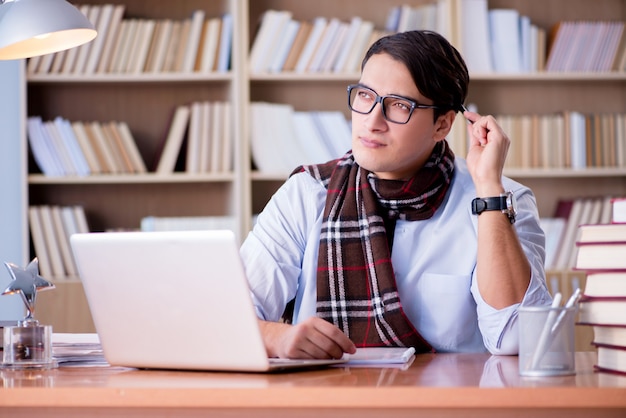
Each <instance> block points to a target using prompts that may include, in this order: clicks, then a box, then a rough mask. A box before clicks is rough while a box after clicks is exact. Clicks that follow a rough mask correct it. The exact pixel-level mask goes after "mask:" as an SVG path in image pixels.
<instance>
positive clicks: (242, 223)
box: [20, 0, 626, 330]
mask: <svg viewBox="0 0 626 418" xmlns="http://www.w3.org/2000/svg"><path fill="white" fill-rule="evenodd" d="M426 1H428V0H424V1H422V2H426ZM83 3H86V4H104V3H111V1H107V0H86V1H85V2H83ZM116 3H123V4H125V5H126V6H127V14H126V15H125V16H127V17H139V18H153V19H161V18H172V19H183V18H185V17H188V16H190V14H191V12H192V11H193V10H194V9H195V8H202V9H205V10H206V13H207V16H218V15H220V14H222V13H224V12H229V13H231V14H232V16H233V18H234V27H235V28H236V31H235V33H234V37H233V50H232V66H231V67H232V69H231V70H230V71H228V72H226V73H209V74H198V73H163V74H138V75H128V74H95V75H80V74H78V75H75V74H72V75H61V74H45V75H24V77H23V78H24V79H23V82H24V84H25V85H26V86H27V88H25V89H24V90H25V91H24V93H23V94H24V97H25V101H27V103H28V109H27V111H26V112H25V113H26V114H27V115H29V116H30V115H40V116H42V117H43V118H44V119H51V118H54V117H56V116H63V117H65V118H67V119H70V120H99V121H108V120H120V121H121V120H124V121H126V122H127V123H128V125H129V127H130V129H131V131H132V132H133V135H134V136H135V139H136V142H137V145H138V148H139V150H140V152H141V154H142V156H143V158H144V160H145V161H146V163H150V162H152V160H153V159H154V156H155V155H156V154H157V151H158V148H159V145H160V144H161V142H162V141H163V138H164V134H165V132H166V129H167V126H168V120H169V118H170V116H171V112H172V109H173V108H174V107H175V106H177V105H180V104H183V103H190V102H192V101H195V100H209V101H217V100H219V101H229V102H230V103H231V105H232V108H233V116H232V117H233V120H232V127H233V135H234V150H233V152H234V156H235V161H234V170H233V172H230V173H218V174H202V175H189V174H186V173H174V174H172V175H168V176H159V175H156V174H153V173H149V174H142V175H96V176H89V177H83V178H81V177H58V178H50V177H45V176H43V175H40V174H30V175H28V176H27V177H26V176H24V178H23V179H21V180H20V181H22V182H23V187H24V189H25V190H27V193H28V195H29V201H30V202H31V203H32V204H51V205H53V204H56V205H75V204H80V205H85V206H86V209H87V211H88V213H89V214H90V216H91V219H93V222H94V224H95V225H96V226H97V229H105V228H118V227H123V228H130V227H132V226H133V225H137V226H138V225H139V220H140V219H141V217H142V216H147V215H154V214H155V213H156V214H160V215H168V216H176V215H204V214H206V215H214V216H234V217H235V218H236V219H238V221H239V229H240V230H239V231H238V235H239V236H240V237H242V236H245V234H247V232H248V230H249V229H250V227H251V221H250V219H251V218H252V216H253V215H254V214H255V213H256V212H258V211H260V210H261V209H262V208H263V207H264V206H265V204H266V203H267V201H268V199H269V198H270V197H271V195H272V194H273V192H275V191H276V189H277V188H278V187H279V186H280V185H281V184H282V182H284V181H285V179H286V178H287V176H288V175H289V173H259V172H256V171H253V169H252V165H251V155H250V142H249V141H250V130H251V126H250V120H249V115H248V112H249V105H250V102H252V101H268V102H280V103H290V104H292V105H293V106H294V109H296V110H341V111H343V112H345V114H346V115H348V114H349V112H348V110H347V107H346V105H345V88H344V87H343V86H342V84H348V83H351V82H354V81H356V80H358V79H359V77H360V75H359V74H358V73H343V74H342V73H339V74H338V73H315V74H301V73H276V74H273V73H272V74H269V73H267V74H251V73H250V72H249V69H248V68H249V66H248V51H249V50H250V45H251V44H252V40H253V37H254V34H255V33H256V26H257V23H258V22H259V19H260V17H261V14H262V13H263V12H264V11H265V10H268V9H275V10H285V9H289V10H292V11H293V12H294V18H297V19H301V20H311V19H313V18H314V17H316V16H327V17H332V16H335V17H338V18H340V19H342V20H349V19H350V18H351V17H353V16H360V17H362V18H364V19H368V20H371V21H373V22H374V23H375V25H376V27H378V28H382V27H384V25H385V19H386V14H387V12H388V11H389V10H390V8H391V7H393V6H398V5H402V4H404V3H405V2H403V1H402V0H391V1H389V2H380V1H379V0H345V1H341V2H338V1H336V0H318V1H315V2H294V1H291V0H255V1H252V0H226V1H223V2H207V1H205V0H180V1H171V0H133V1H130V0H120V1H118V2H116ZM419 3H420V1H415V2H412V4H419ZM501 7H509V8H516V9H517V10H519V11H520V13H521V14H525V15H528V16H530V18H531V20H532V21H533V22H535V23H536V24H538V25H539V26H541V27H543V28H544V29H549V28H550V27H551V26H552V25H554V24H555V23H557V22H559V21H561V20H583V19H597V20H600V19H605V20H609V19H611V20H615V19H621V20H626V1H621V0H599V1H594V2H590V1H588V0H546V1H543V2H528V1H524V0H490V1H489V8H501ZM470 78H471V82H470V92H469V97H468V103H469V102H472V103H476V104H477V105H478V108H479V110H480V112H481V113H485V114H487V113H488V114H510V115H515V114H534V113H537V114H547V113H552V112H562V111H567V110H576V111H579V112H583V113H584V112H587V113H601V112H620V113H626V73H623V72H607V73H556V72H554V73H549V72H538V73H523V74H500V73H487V74H485V73H476V74H471V77H470ZM23 140H24V142H25V141H26V139H25V138H23ZM460 156H461V157H462V156H463V155H460ZM294 168H295V167H294ZM505 174H506V175H508V176H510V177H513V178H515V179H518V180H519V181H521V182H522V183H524V184H526V185H528V186H529V187H531V188H532V190H533V191H534V193H535V195H536V197H537V202H538V206H539V211H540V215H542V216H551V215H552V214H553V211H554V208H555V207H556V204H557V202H558V201H559V200H560V199H565V198H571V197H577V196H585V195H596V196H597V195H599V194H611V195H626V169H625V168H619V169H618V168H591V169H585V170H571V169H532V170H525V169H524V170H522V169H506V170H505ZM119 202H124V204H119ZM23 229H24V231H25V232H24V234H27V232H26V231H27V228H26V227H24V228H23ZM25 240H26V242H27V241H28V237H26V238H25ZM65 285H66V284H65V283H64V284H63V285H61V286H59V289H57V291H55V292H52V293H63V292H65V290H63V288H64V287H65ZM67 286H68V289H70V288H71V289H74V288H76V287H79V285H76V286H75V285H73V284H68V285H67ZM74 291H75V290H71V291H70V292H74ZM47 297H48V298H50V296H47ZM57 297H59V298H64V297H65V296H61V295H58V296H57ZM64 300H66V302H64V304H69V305H71V302H70V300H71V298H68V299H64ZM55 303H57V302H55ZM57 306H63V305H57ZM61 329H66V328H61ZM67 330H70V329H67Z"/></svg>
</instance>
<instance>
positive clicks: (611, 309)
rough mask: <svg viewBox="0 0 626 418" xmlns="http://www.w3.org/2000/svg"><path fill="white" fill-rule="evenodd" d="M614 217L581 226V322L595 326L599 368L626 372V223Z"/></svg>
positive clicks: (579, 264)
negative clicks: (582, 278) (582, 276)
mask: <svg viewBox="0 0 626 418" xmlns="http://www.w3.org/2000/svg"><path fill="white" fill-rule="evenodd" d="M622 201H623V199H614V200H613V202H614V203H615V204H619V202H622ZM614 213H615V214H617V211H614ZM612 220H613V221H612V223H607V224H599V225H580V226H579V230H578V233H579V234H578V238H577V242H576V244H577V248H578V254H577V257H576V266H575V267H576V269H578V270H583V271H585V272H586V274H587V279H586V283H585V288H584V292H583V296H582V298H581V300H580V312H579V317H578V324H579V325H587V326H591V327H592V328H593V333H594V337H593V345H595V346H596V348H597V350H598V360H597V364H596V365H595V367H596V369H597V370H599V371H605V372H611V373H621V374H626V223H617V222H615V220H616V217H615V216H614V217H613V218H612Z"/></svg>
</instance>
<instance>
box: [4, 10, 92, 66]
mask: <svg viewBox="0 0 626 418" xmlns="http://www.w3.org/2000/svg"><path fill="white" fill-rule="evenodd" d="M96 35H97V32H96V30H95V29H94V26H93V25H92V24H91V23H90V22H89V20H88V19H87V18H86V17H85V15H83V14H82V13H81V12H80V11H79V10H78V9H77V8H76V7H74V6H72V5H71V4H70V3H68V2H67V1H65V0H0V60H13V59H21V58H28V57H34V56H37V55H44V54H50V53H53V52H58V51H62V50H64V49H69V48H73V47H75V46H79V45H82V44H84V43H87V42H89V41H91V40H93V39H94V38H95V37H96Z"/></svg>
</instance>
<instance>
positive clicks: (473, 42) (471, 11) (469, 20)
mask: <svg viewBox="0 0 626 418" xmlns="http://www.w3.org/2000/svg"><path fill="white" fill-rule="evenodd" d="M459 4H460V11H459V15H460V16H459V20H460V22H459V24H460V26H461V28H460V32H461V33H460V35H461V36H460V41H461V48H460V49H461V53H462V54H463V56H464V57H465V61H466V62H467V68H468V69H469V71H471V72H476V73H489V72H492V71H493V65H492V63H491V59H492V58H491V53H490V48H491V43H490V39H489V12H488V7H487V0H465V1H463V2H460V3H459Z"/></svg>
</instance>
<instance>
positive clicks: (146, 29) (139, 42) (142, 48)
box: [126, 19, 156, 74]
mask: <svg viewBox="0 0 626 418" xmlns="http://www.w3.org/2000/svg"><path fill="white" fill-rule="evenodd" d="M155 26H156V21H155V20H151V19H143V20H140V21H139V22H138V26H137V36H136V38H135V42H134V45H133V47H132V48H131V51H130V57H129V60H128V65H127V67H126V72H129V73H134V74H139V73H142V72H144V71H145V68H146V60H147V58H148V52H149V50H150V43H151V42H152V38H153V37H154V28H155Z"/></svg>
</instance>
